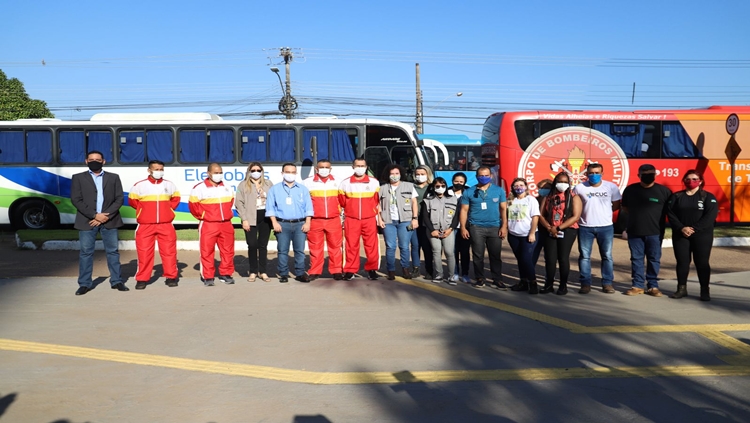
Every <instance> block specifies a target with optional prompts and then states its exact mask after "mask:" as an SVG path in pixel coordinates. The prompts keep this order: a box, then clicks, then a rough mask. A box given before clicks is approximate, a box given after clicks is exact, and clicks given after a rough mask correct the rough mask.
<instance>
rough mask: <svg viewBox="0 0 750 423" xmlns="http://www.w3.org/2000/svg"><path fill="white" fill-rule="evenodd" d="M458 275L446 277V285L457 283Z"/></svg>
mask: <svg viewBox="0 0 750 423" xmlns="http://www.w3.org/2000/svg"><path fill="white" fill-rule="evenodd" d="M458 280H459V279H458V275H453V276H452V277H451V278H450V279H448V281H447V282H448V285H453V286H455V285H458Z"/></svg>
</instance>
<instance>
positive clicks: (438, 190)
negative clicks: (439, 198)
mask: <svg viewBox="0 0 750 423" xmlns="http://www.w3.org/2000/svg"><path fill="white" fill-rule="evenodd" d="M435 193H436V194H440V195H443V193H445V188H435Z"/></svg>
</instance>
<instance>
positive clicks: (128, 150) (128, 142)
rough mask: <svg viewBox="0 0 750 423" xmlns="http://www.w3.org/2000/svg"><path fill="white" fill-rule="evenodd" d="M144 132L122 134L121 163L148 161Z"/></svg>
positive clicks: (124, 132)
mask: <svg viewBox="0 0 750 423" xmlns="http://www.w3.org/2000/svg"><path fill="white" fill-rule="evenodd" d="M144 135H145V134H144V133H143V131H122V132H120V163H143V162H145V161H146V143H145V138H146V137H145V136H144Z"/></svg>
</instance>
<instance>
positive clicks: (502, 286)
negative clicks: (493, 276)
mask: <svg viewBox="0 0 750 423" xmlns="http://www.w3.org/2000/svg"><path fill="white" fill-rule="evenodd" d="M492 285H493V286H494V287H495V288H496V289H499V290H501V291H507V290H508V286H507V285H505V284H504V283H502V282H498V281H492Z"/></svg>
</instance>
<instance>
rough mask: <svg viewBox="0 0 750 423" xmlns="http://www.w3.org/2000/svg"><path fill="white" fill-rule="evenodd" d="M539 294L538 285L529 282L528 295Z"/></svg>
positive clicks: (534, 282)
mask: <svg viewBox="0 0 750 423" xmlns="http://www.w3.org/2000/svg"><path fill="white" fill-rule="evenodd" d="M538 293H539V285H538V284H537V283H536V281H529V294H531V295H535V294H538Z"/></svg>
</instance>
